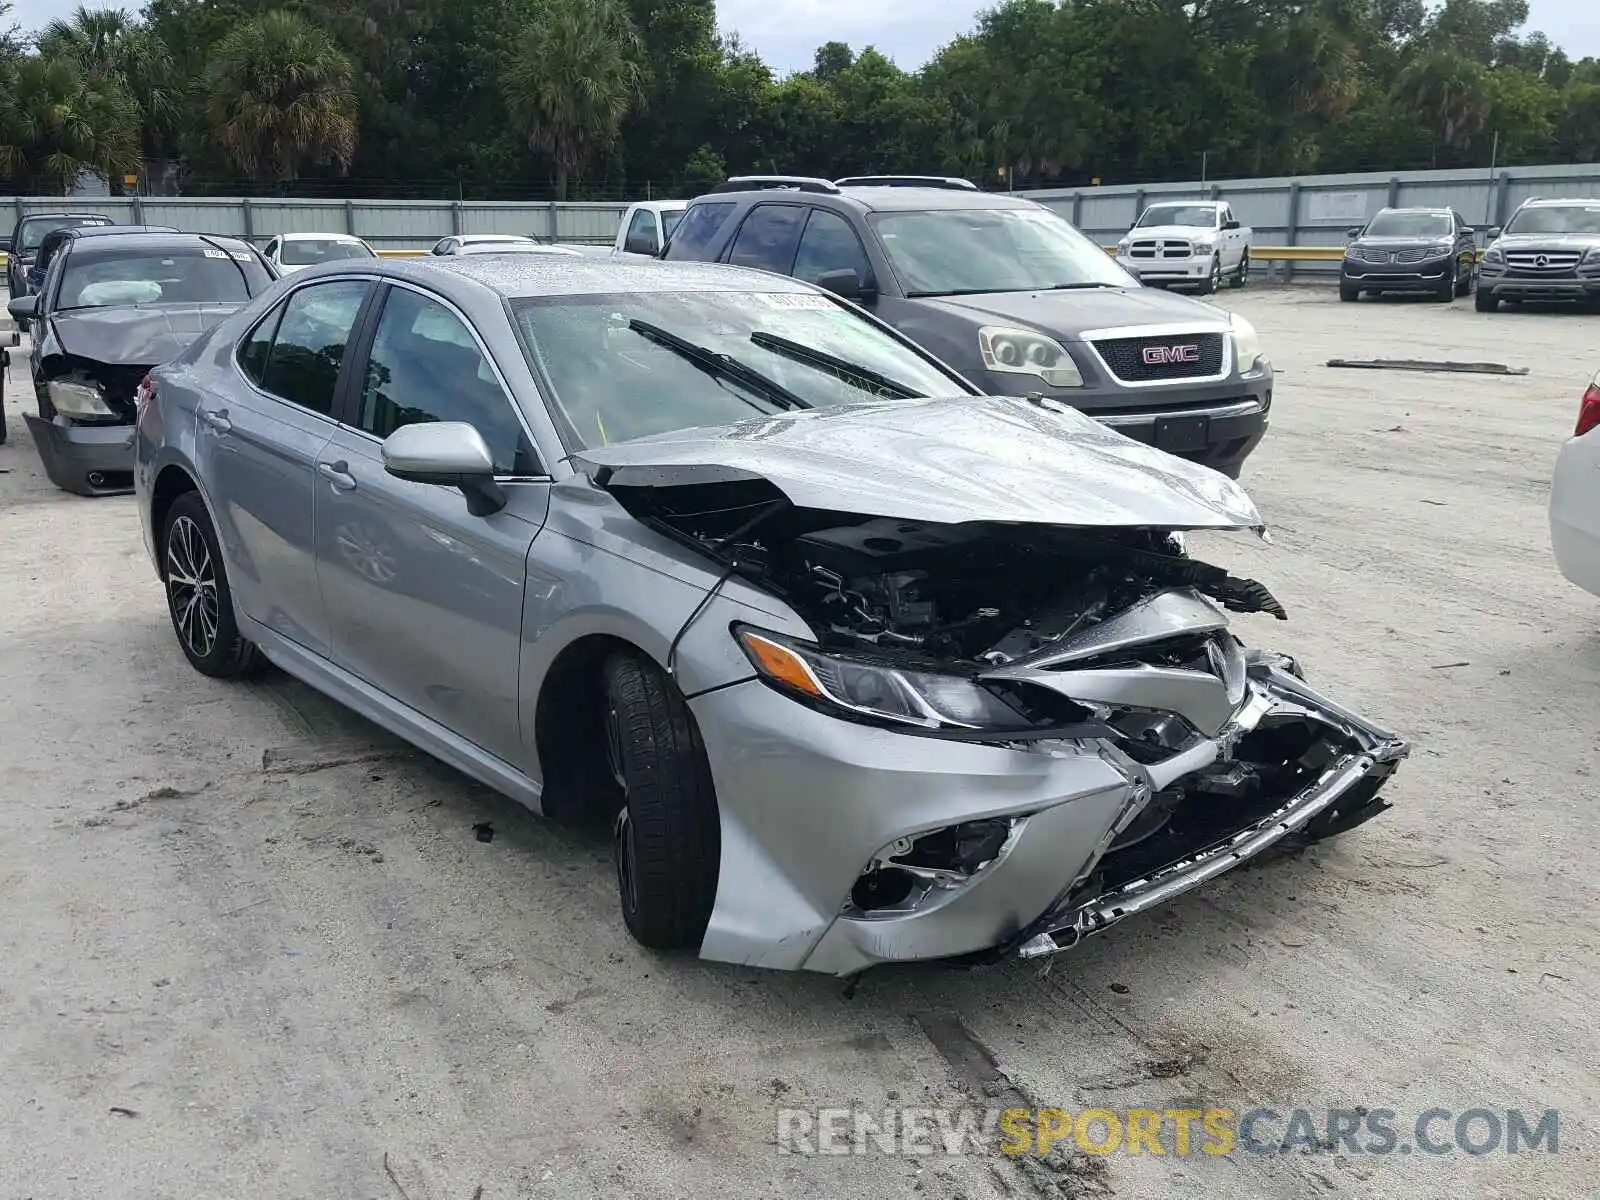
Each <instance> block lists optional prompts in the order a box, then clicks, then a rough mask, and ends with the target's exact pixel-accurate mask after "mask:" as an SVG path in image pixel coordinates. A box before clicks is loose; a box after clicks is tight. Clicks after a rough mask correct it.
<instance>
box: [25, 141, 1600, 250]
mask: <svg viewBox="0 0 1600 1200" xmlns="http://www.w3.org/2000/svg"><path fill="white" fill-rule="evenodd" d="M1022 194H1023V195H1026V196H1027V198H1028V199H1030V200H1036V201H1038V202H1039V203H1041V204H1044V205H1046V206H1048V207H1049V208H1051V209H1054V210H1055V211H1056V212H1059V213H1060V214H1061V215H1062V216H1064V217H1066V218H1067V219H1068V220H1070V221H1071V222H1072V223H1073V224H1074V225H1076V226H1078V228H1080V229H1082V230H1083V231H1084V232H1085V233H1087V234H1089V235H1090V236H1091V237H1093V238H1095V239H1096V240H1098V241H1100V242H1103V243H1104V242H1114V241H1115V240H1116V239H1117V238H1118V237H1120V236H1122V234H1123V233H1125V232H1127V230H1128V227H1129V226H1130V225H1132V224H1133V222H1134V220H1135V219H1136V218H1137V217H1138V215H1139V213H1140V212H1141V211H1142V210H1143V209H1144V207H1145V205H1147V204H1149V203H1151V202H1152V201H1155V200H1160V199H1175V198H1195V199H1202V198H1220V199H1225V200H1227V201H1229V202H1230V203H1231V204H1232V205H1233V209H1234V212H1235V214H1236V215H1237V216H1238V218H1239V220H1240V221H1242V222H1243V223H1244V224H1246V225H1249V226H1251V227H1252V228H1253V229H1254V231H1255V233H1254V240H1255V244H1256V245H1258V246H1302V247H1315V246H1337V245H1339V244H1341V243H1342V242H1343V241H1344V231H1345V230H1346V228H1348V227H1350V226H1353V225H1359V224H1362V223H1363V222H1364V221H1365V220H1366V218H1367V217H1369V216H1371V215H1372V214H1373V213H1375V212H1376V211H1377V210H1378V209H1380V208H1382V207H1384V206H1386V205H1387V206H1391V207H1392V206H1394V205H1403V204H1415V205H1429V206H1439V207H1446V206H1448V207H1450V208H1454V209H1455V210H1456V211H1457V212H1459V213H1461V215H1462V216H1464V217H1466V218H1467V219H1468V220H1469V221H1471V222H1473V223H1474V224H1475V225H1477V226H1478V227H1479V228H1488V227H1490V226H1494V225H1501V224H1504V223H1505V221H1506V219H1507V218H1508V217H1509V216H1510V215H1511V213H1512V212H1513V211H1514V210H1515V209H1516V206H1517V205H1518V204H1519V203H1521V202H1522V201H1523V200H1526V199H1528V198H1530V197H1532V196H1594V197H1600V163H1581V164H1576V165H1570V166H1559V165H1552V166H1542V167H1508V168H1505V169H1503V170H1495V171H1485V170H1473V171H1400V172H1394V173H1385V172H1374V173H1371V174H1360V175H1307V176H1302V177H1297V178H1290V177H1284V178H1277V179H1219V180H1214V181H1205V182H1195V181H1191V182H1187V183H1159V184H1141V185H1115V184H1113V185H1107V186H1102V187H1088V188H1059V189H1046V190H1043V191H1032V192H1026V193H1022ZM625 207H626V206H625V205H624V204H622V203H620V202H618V203H611V202H586V203H576V204H574V203H566V204H563V203H555V202H544V201H539V202H523V203H516V202H504V203H501V202H492V201H471V200H469V201H465V202H462V201H451V200H433V201H430V200H289V199H264V198H257V197H251V198H242V199H224V198H211V197H150V198H143V199H141V198H136V197H110V198H107V197H95V198H79V199H62V198H61V197H0V236H3V235H4V234H5V233H6V232H9V230H10V228H11V227H12V225H13V224H14V222H15V219H16V218H17V217H20V216H21V215H23V214H24V213H27V212H39V211H56V212H59V211H62V210H69V211H74V212H101V213H105V214H106V215H107V216H110V217H112V218H113V219H115V220H118V221H125V222H130V223H134V224H148V225H175V226H177V227H178V228H180V229H189V230H194V231H197V232H201V233H220V234H231V235H233V236H235V237H245V238H249V239H251V240H252V241H254V242H256V243H257V244H260V243H262V242H265V241H266V240H267V239H268V238H270V237H272V236H273V235H274V234H277V233H297V232H311V231H317V232H341V231H342V232H346V233H353V234H356V235H357V236H359V237H363V238H365V239H366V240H367V241H369V242H371V243H372V245H373V247H374V248H375V249H378V250H380V251H385V250H386V251H393V252H406V251H419V250H426V249H427V248H428V247H429V246H431V245H432V244H433V243H434V242H436V241H437V240H438V239H440V238H442V237H447V236H449V235H450V234H453V233H521V234H527V235H530V236H532V237H535V238H537V239H539V240H541V241H562V242H609V241H611V240H612V238H613V237H614V236H615V235H616V230H617V224H618V222H619V220H620V219H621V215H622V212H623V209H624V208H625ZM1298 269H1299V270H1300V271H1301V272H1304V273H1307V274H1316V273H1327V272H1331V271H1336V270H1337V269H1338V263H1337V261H1336V259H1335V260H1333V261H1329V262H1320V263H1318V262H1313V263H1303V264H1300V265H1299V268H1298Z"/></svg>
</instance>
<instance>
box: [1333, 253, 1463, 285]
mask: <svg viewBox="0 0 1600 1200" xmlns="http://www.w3.org/2000/svg"><path fill="white" fill-rule="evenodd" d="M1449 273H1450V259H1449V257H1448V256H1446V257H1445V258H1442V259H1435V260H1433V261H1432V262H1422V263H1414V264H1412V263H1408V264H1406V265H1405V266H1399V265H1396V264H1392V263H1383V264H1379V263H1367V262H1359V263H1358V262H1352V261H1351V260H1350V259H1348V258H1347V259H1345V260H1344V264H1343V265H1342V266H1341V267H1340V269H1339V275H1340V279H1341V281H1342V282H1343V283H1345V284H1348V285H1349V286H1350V287H1358V288H1364V289H1368V290H1371V291H1375V292H1379V291H1382V292H1436V291H1438V290H1439V289H1440V288H1441V287H1443V286H1444V281H1445V279H1446V278H1447V277H1448V276H1449Z"/></svg>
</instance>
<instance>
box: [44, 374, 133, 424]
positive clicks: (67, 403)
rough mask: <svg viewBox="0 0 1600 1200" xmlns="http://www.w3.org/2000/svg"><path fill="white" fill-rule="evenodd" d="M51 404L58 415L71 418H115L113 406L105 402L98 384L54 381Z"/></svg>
mask: <svg viewBox="0 0 1600 1200" xmlns="http://www.w3.org/2000/svg"><path fill="white" fill-rule="evenodd" d="M48 390H49V392H50V403H51V404H53V405H55V408H56V411H57V412H58V413H64V414H65V415H66V416H69V417H114V416H116V415H117V414H116V413H114V412H112V411H111V406H110V405H108V404H107V403H106V402H105V399H104V396H103V394H102V393H101V390H100V385H99V384H98V383H77V382H73V381H70V380H66V379H52V380H51V381H50V383H49V389H48Z"/></svg>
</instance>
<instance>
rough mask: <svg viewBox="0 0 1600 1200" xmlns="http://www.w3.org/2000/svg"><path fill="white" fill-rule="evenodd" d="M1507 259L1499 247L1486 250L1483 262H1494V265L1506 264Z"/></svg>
mask: <svg viewBox="0 0 1600 1200" xmlns="http://www.w3.org/2000/svg"><path fill="white" fill-rule="evenodd" d="M1505 257H1506V256H1505V253H1504V252H1503V251H1502V250H1501V249H1500V247H1499V246H1490V247H1489V248H1488V249H1487V250H1485V251H1484V252H1483V261H1484V262H1492V263H1497V262H1504V261H1505Z"/></svg>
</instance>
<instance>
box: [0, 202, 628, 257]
mask: <svg viewBox="0 0 1600 1200" xmlns="http://www.w3.org/2000/svg"><path fill="white" fill-rule="evenodd" d="M626 207H627V205H625V204H620V203H603V202H595V203H587V202H586V203H579V204H574V203H567V204H558V203H554V202H551V203H544V202H540V203H498V202H493V201H473V200H468V201H456V200H287V199H263V198H260V197H243V198H239V199H232V198H227V199H224V198H212V197H197V196H151V197H137V196H110V197H107V196H95V197H68V198H62V197H60V196H14V197H0V237H3V236H5V235H6V234H8V233H9V232H10V231H11V230H12V229H13V228H14V227H15V225H16V222H17V220H18V219H19V218H21V217H22V216H24V215H25V214H27V213H30V212H92V213H104V214H105V215H106V216H108V217H110V218H112V219H113V220H114V221H117V222H119V223H124V224H130V225H172V226H175V227H177V228H179V229H183V230H188V231H191V232H194V233H217V234H226V235H228V236H231V237H243V238H247V239H249V240H250V241H252V242H255V243H256V244H257V245H261V244H263V243H265V242H266V241H267V240H268V239H270V238H271V237H272V236H273V235H274V234H279V233H312V232H316V233H353V234H355V235H356V236H357V237H360V238H364V239H366V241H368V242H370V243H371V244H372V247H373V249H375V250H378V251H380V252H381V251H385V250H388V251H420V250H427V249H428V248H429V247H430V246H432V245H433V244H434V243H435V242H437V241H438V240H439V239H440V238H442V237H449V236H450V235H451V234H455V233H521V234H526V235H528V236H530V237H533V238H537V239H538V240H539V241H559V242H595V243H598V242H610V241H611V240H612V239H613V238H614V237H615V236H616V232H617V223H618V222H619V221H620V220H621V219H622V212H623V210H624V209H625V208H626Z"/></svg>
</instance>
